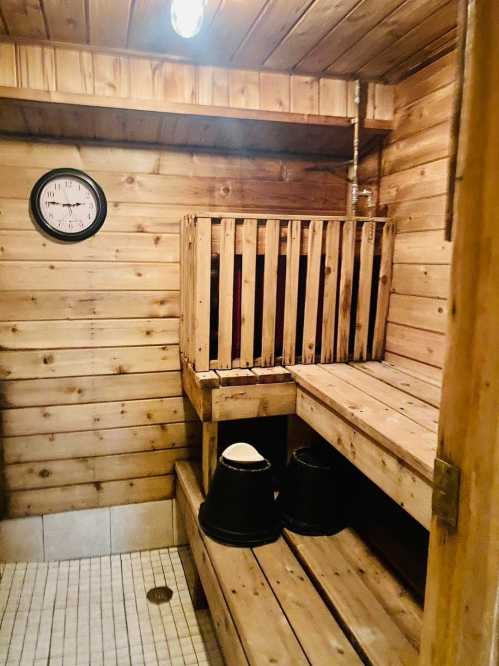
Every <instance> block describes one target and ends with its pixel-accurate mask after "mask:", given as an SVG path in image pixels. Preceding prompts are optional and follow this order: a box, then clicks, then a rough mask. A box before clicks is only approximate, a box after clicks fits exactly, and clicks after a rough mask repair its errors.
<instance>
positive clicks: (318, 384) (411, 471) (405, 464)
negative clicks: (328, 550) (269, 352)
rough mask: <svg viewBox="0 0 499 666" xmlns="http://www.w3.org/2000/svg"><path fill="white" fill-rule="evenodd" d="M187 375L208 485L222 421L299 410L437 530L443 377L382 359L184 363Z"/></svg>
mask: <svg viewBox="0 0 499 666" xmlns="http://www.w3.org/2000/svg"><path fill="white" fill-rule="evenodd" d="M182 376H183V385H184V389H185V390H186V392H187V395H188V396H189V398H190V399H191V402H192V403H193V404H194V406H195V408H196V411H197V413H198V415H199V417H200V418H201V420H202V421H203V481H204V486H203V487H204V489H205V490H207V488H208V485H209V479H210V477H211V474H212V472H213V470H214V468H215V465H216V460H217V454H218V446H217V439H218V423H219V422H220V421H224V420H235V419H244V418H258V417H264V416H273V415H293V414H297V415H298V416H299V417H300V418H301V419H302V420H303V421H305V422H306V423H307V424H308V425H309V426H310V427H311V428H312V429H313V430H315V431H316V432H317V433H318V434H319V435H321V436H322V437H323V438H324V439H326V440H327V441H328V442H329V443H330V444H331V445H332V446H334V447H335V448H336V449H337V450H338V451H340V453H342V454H343V455H344V456H345V457H346V458H347V459H348V460H350V462H351V463H353V464H354V465H355V466H356V467H357V468H358V469H360V470H361V471H362V472H363V473H364V474H365V475H366V476H367V477H368V478H369V479H371V481H373V482H374V483H375V484H376V485H377V486H379V487H380V488H381V489H382V490H383V491H384V492H385V493H386V494H387V495H388V496H389V497H391V498H392V499H393V500H394V501H396V502H397V503H398V504H399V505H400V506H401V507H403V508H404V509H405V510H406V511H407V512H408V513H409V514H410V515H411V516H413V517H414V518H415V519H416V520H417V521H418V522H419V523H420V524H421V525H423V526H424V527H426V528H429V526H430V519H431V496H432V482H433V466H434V461H435V456H436V450H437V427H438V418H439V404H440V387H439V386H438V385H437V384H436V383H435V382H432V381H431V380H429V379H424V378H422V377H417V376H414V375H412V374H410V373H409V372H408V371H407V370H406V369H400V368H396V367H393V366H391V365H389V364H387V363H384V362H379V361H370V362H362V363H360V362H352V363H334V364H329V365H321V364H319V365H293V366H287V367H286V368H282V367H279V368H271V369H268V368H266V369H259V368H254V369H252V370H225V371H220V370H219V371H213V370H211V371H209V372H199V373H196V372H194V371H193V370H192V369H191V368H188V367H187V366H186V365H185V364H184V366H183V375H182ZM291 380H293V381H291Z"/></svg>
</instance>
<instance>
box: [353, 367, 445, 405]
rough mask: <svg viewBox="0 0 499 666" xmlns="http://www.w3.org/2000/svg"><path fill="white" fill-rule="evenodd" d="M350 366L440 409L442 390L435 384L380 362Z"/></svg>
mask: <svg viewBox="0 0 499 666" xmlns="http://www.w3.org/2000/svg"><path fill="white" fill-rule="evenodd" d="M350 365H351V366H353V367H354V368H357V370H361V371H362V372H365V373H366V374H367V375H370V376H371V377H375V378H376V379H379V380H380V381H382V382H384V383H385V384H389V385H390V386H393V388H397V389H400V390H401V391H404V393H407V394H408V395H412V396H414V397H415V398H417V399H418V400H422V401H423V402H426V403H428V404H429V405H432V406H433V407H437V408H438V407H440V395H441V390H440V388H439V387H437V386H435V385H434V384H433V383H430V382H427V381H424V380H423V379H419V378H418V377H413V376H412V375H410V374H408V373H406V372H404V371H402V369H398V368H395V367H393V366H390V365H387V364H386V363H380V362H379V361H367V362H366V363H350Z"/></svg>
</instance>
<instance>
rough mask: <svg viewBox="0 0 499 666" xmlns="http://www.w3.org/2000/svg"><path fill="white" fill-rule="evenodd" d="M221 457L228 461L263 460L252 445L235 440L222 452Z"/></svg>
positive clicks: (248, 461)
mask: <svg viewBox="0 0 499 666" xmlns="http://www.w3.org/2000/svg"><path fill="white" fill-rule="evenodd" d="M222 457H223V458H224V459H225V460H227V461H228V462H237V463H256V462H262V461H264V460H265V458H264V457H263V456H261V455H260V454H259V453H258V451H257V450H256V449H255V447H254V446H251V444H246V443H245V442H236V443H235V444H231V445H230V446H228V447H227V448H226V449H225V451H224V452H223V454H222Z"/></svg>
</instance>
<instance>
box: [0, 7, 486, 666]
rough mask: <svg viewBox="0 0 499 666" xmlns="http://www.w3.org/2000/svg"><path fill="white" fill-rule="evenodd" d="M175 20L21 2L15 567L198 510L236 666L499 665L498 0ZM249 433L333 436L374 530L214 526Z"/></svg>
mask: <svg viewBox="0 0 499 666" xmlns="http://www.w3.org/2000/svg"><path fill="white" fill-rule="evenodd" d="M176 1H178V0H176ZM194 4H195V3H194ZM170 5H171V2H170V0H105V1H104V0H0V237H1V240H0V377H1V380H2V384H1V387H2V391H1V401H2V404H1V407H2V483H1V488H2V493H1V504H2V517H3V519H2V521H1V522H0V560H2V561H9V560H16V559H23V557H24V559H31V556H30V554H29V553H27V554H24V553H26V552H27V547H25V545H23V547H22V548H21V549H20V550H19V549H18V547H17V545H16V543H14V541H15V538H16V539H19V540H20V541H22V542H23V544H25V543H26V539H27V538H28V536H27V535H28V534H33V530H37V529H39V530H41V531H40V534H41V537H40V538H41V542H42V544H43V543H44V544H45V546H44V548H45V550H44V551H43V552H42V555H41V557H42V559H50V558H49V556H48V555H47V553H48V552H49V551H48V549H47V546H46V544H47V543H48V541H47V540H48V539H49V536H48V533H47V532H46V530H47V527H46V525H48V524H49V521H50V520H59V517H60V516H66V517H67V518H68V519H69V520H70V521H71V522H72V523H73V525H74V526H75V527H74V529H77V526H78V524H79V521H80V517H81V519H82V520H83V516H84V515H85V516H88V517H89V518H88V520H90V521H92V516H93V515H97V513H92V512H99V511H107V512H108V514H109V515H110V520H111V542H110V546H109V553H113V552H114V551H113V543H112V529H113V528H112V525H113V523H112V521H113V515H115V514H114V513H113V512H116V511H118V508H122V507H128V508H127V511H129V513H127V515H128V516H129V521H130V528H129V529H136V530H137V532H138V533H140V530H141V518H140V516H141V515H142V514H140V511H141V510H142V509H143V510H145V508H144V507H146V505H147V506H148V507H149V506H150V507H154V506H156V507H163V506H168V512H169V514H168V515H169V518H168V520H169V521H170V525H171V535H170V536H171V540H170V541H169V542H168V543H163V544H161V545H163V546H165V547H167V546H173V545H183V544H188V545H189V547H190V550H191V552H192V556H193V559H194V562H195V565H196V572H195V575H194V576H193V579H192V581H190V582H191V583H192V584H191V592H192V594H193V595H194V597H195V598H196V600H197V602H198V603H200V604H203V603H204V604H207V606H208V608H209V610H210V612H211V616H212V618H213V623H214V625H215V629H216V633H217V638H218V641H219V644H220V647H221V651H222V653H223V656H224V659H225V663H226V664H227V666H239V665H248V664H251V665H256V666H259V665H261V664H262V665H263V664H280V665H282V666H291V665H295V664H312V665H314V666H315V665H324V666H326V665H328V666H329V665H331V666H333V665H336V664H338V665H346V664H348V665H354V664H359V665H360V664H367V665H370V666H395V665H397V666H412V665H416V664H420V665H421V666H430V665H431V666H498V664H499V620H498V616H499V613H498V607H499V601H498V600H499V509H498V506H499V471H498V470H499V440H498V432H499V429H498V427H497V425H498V413H499V410H498V409H497V408H498V394H499V392H498V383H499V358H498V345H497V331H498V323H499V322H498V293H499V280H498V266H499V248H498V245H499V243H498V239H499V233H498V230H497V229H498V227H497V209H498V206H499V200H498V196H497V191H498V186H497V178H498V176H499V173H498V167H497V154H498V150H499V136H498V126H499V117H498V111H497V109H498V108H499V97H498V90H499V9H498V5H497V0H480V1H472V0H470V1H469V2H468V1H467V0H335V1H334V2H333V1H332V0H287V1H286V0H205V2H204V20H203V24H202V27H201V30H200V32H199V34H198V35H196V36H194V37H193V38H191V39H186V38H183V37H181V36H179V35H178V34H177V33H176V32H175V31H174V29H173V27H172V23H171V20H170V9H171V8H170ZM59 168H69V169H77V170H81V171H83V172H85V173H87V174H88V175H90V176H91V178H92V179H94V180H95V181H96V182H97V183H98V184H99V185H100V187H101V188H102V190H103V192H104V194H105V197H106V199H107V217H106V219H105V222H104V224H103V226H102V228H101V229H100V230H99V231H97V233H96V234H94V235H92V236H91V237H89V238H87V239H85V240H82V241H80V242H61V241H60V240H57V239H55V238H53V237H51V236H50V235H48V234H47V233H45V232H43V231H41V230H40V227H39V226H38V224H37V223H36V221H35V219H34V216H33V213H32V212H30V202H29V200H30V195H31V192H32V190H33V187H34V185H35V183H36V182H37V181H38V179H39V178H41V177H42V176H43V175H44V174H46V173H47V172H49V171H51V170H52V169H59ZM241 440H242V441H246V440H247V441H249V442H250V443H252V444H254V445H256V446H257V448H259V447H261V451H262V452H263V454H264V455H265V456H267V457H268V458H269V459H270V460H271V462H272V464H273V465H274V466H275V469H276V478H277V481H276V483H278V479H279V478H282V474H283V473H284V471H283V470H284V466H285V463H286V459H287V455H289V454H290V453H291V452H292V451H293V450H294V449H296V448H299V447H301V446H305V445H314V446H317V447H322V448H323V450H327V451H328V453H329V454H330V456H331V459H332V461H333V463H334V465H335V466H336V468H337V470H338V478H341V483H340V491H341V497H342V504H344V511H345V513H346V516H347V518H346V522H345V527H344V529H342V530H341V531H340V532H338V533H337V534H335V535H333V536H321V537H309V536H302V535H299V534H295V533H293V532H291V531H289V530H285V531H284V532H283V535H282V536H281V537H280V538H279V540H278V541H276V542H274V543H271V544H267V545H265V546H261V547H257V548H253V549H251V548H232V547H229V546H224V545H221V544H219V543H217V542H215V541H213V540H212V539H210V538H209V537H208V536H206V535H205V534H204V533H203V531H202V530H201V528H200V525H199V521H198V509H199V506H200V504H201V502H202V501H203V499H204V494H205V493H207V492H208V490H209V487H210V482H211V478H212V476H213V473H214V470H215V467H216V465H217V460H218V457H219V456H220V454H221V452H222V451H223V449H224V447H225V446H227V445H228V444H231V443H233V442H235V441H241ZM160 503H163V504H160ZM141 507H142V509H141ZM345 507H346V508H345ZM135 510H137V511H138V512H139V513H137V514H136V515H135V514H134V513H133V512H134V511H135ZM151 510H152V509H151ZM161 510H163V509H161ZM334 510H336V507H331V511H334ZM158 511H159V509H158ZM99 515H100V514H99ZM155 515H156V514H155ZM161 516H162V514H160V513H158V514H157V520H158V521H161V520H162V517H161ZM85 520H86V519H85ZM155 520H156V519H155ZM165 520H166V517H165ZM13 534H15V535H17V536H16V537H15V538H14V537H13V536H12V535H13ZM80 538H81V541H82V550H81V553H79V554H76V555H75V557H88V556H89V555H92V553H89V552H87V551H85V547H86V546H85V545H84V542H85V536H84V534H83V533H82V534H81V536H80ZM134 539H135V537H134V538H133V539H131V541H130V543H131V544H139V549H140V539H139V540H137V539H138V537H137V539H135V540H134ZM61 548H62V544H61ZM129 550H133V547H132V546H130V548H129ZM56 551H57V549H56ZM18 552H22V553H23V556H21V555H16V553H18ZM50 552H52V555H53V554H54V550H53V549H52V551H50ZM77 552H79V551H75V553H77ZM97 554H103V553H97ZM36 557H38V558H40V555H39V554H38V555H36V556H35V555H34V556H33V558H36ZM61 557H62V556H61ZM55 559H60V558H58V557H57V552H56V557H55ZM8 663H10V662H8ZM37 663H38V662H37ZM186 663H187V662H186ZM206 663H208V662H206ZM132 666H133V664H132Z"/></svg>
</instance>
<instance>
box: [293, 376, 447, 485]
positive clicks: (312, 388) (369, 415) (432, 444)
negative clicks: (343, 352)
mask: <svg viewBox="0 0 499 666" xmlns="http://www.w3.org/2000/svg"><path fill="white" fill-rule="evenodd" d="M289 370H290V371H291V373H292V374H293V377H294V379H295V381H296V383H297V384H298V385H299V386H301V387H302V388H304V389H305V390H306V391H308V392H309V393H310V394H312V395H313V396H315V397H316V398H318V399H319V400H320V401H321V402H323V403H324V404H325V405H326V406H327V407H329V408H330V409H332V410H334V411H335V412H336V413H337V414H339V415H340V416H342V417H343V418H345V419H347V420H348V421H349V422H350V423H351V424H352V425H353V426H355V427H356V428H358V429H359V430H361V431H362V432H365V433H366V434H367V435H369V436H370V437H372V438H373V439H374V440H375V441H377V442H379V443H380V444H381V445H382V446H383V447H384V448H385V449H387V450H388V451H391V452H392V453H393V454H394V455H395V456H397V458H399V459H400V460H403V461H404V462H405V463H406V464H407V465H408V466H409V467H410V468H411V469H413V470H414V471H416V472H418V473H419V474H421V475H422V476H423V477H425V478H426V479H428V480H429V481H431V480H432V479H433V464H434V461H435V456H436V450H437V436H436V433H435V431H434V430H430V429H429V428H428V427H427V425H421V424H420V422H418V421H420V420H421V417H419V418H418V421H416V420H414V419H413V418H409V416H407V415H406V414H405V413H402V412H401V410H400V407H399V406H398V407H394V406H393V405H394V401H393V395H389V394H393V391H395V389H392V387H390V386H387V385H385V384H383V382H379V388H378V392H377V393H376V392H374V391H373V390H372V387H371V388H370V389H368V390H367V391H366V389H365V387H362V388H359V386H360V385H361V384H362V381H363V376H362V374H361V373H360V372H359V371H358V370H356V369H354V368H350V367H349V366H348V365H346V364H342V363H339V364H336V363H333V364H330V365H327V366H326V365H322V366H319V365H295V366H291V367H290V368H289ZM356 373H357V376H356V377H354V378H353V379H352V377H353V375H355V374H356ZM346 376H348V381H346V380H345V377H346ZM373 394H375V395H376V397H373ZM399 399H400V403H401V404H406V405H407V399H406V395H405V394H404V393H403V392H402V391H400V392H399ZM414 403H416V401H415V400H414ZM419 407H420V411H421V412H423V411H425V413H426V420H429V419H431V417H432V416H434V415H432V414H430V417H428V410H429V409H430V407H429V406H426V407H427V409H425V405H424V404H421V405H419ZM413 411H414V412H416V411H417V405H416V404H415V405H414V409H413Z"/></svg>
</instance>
